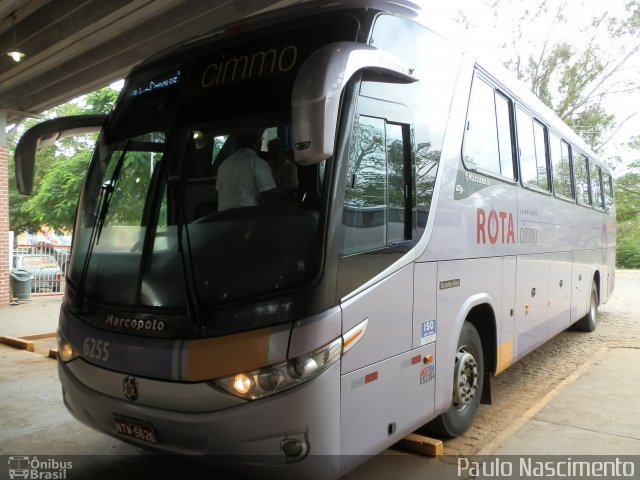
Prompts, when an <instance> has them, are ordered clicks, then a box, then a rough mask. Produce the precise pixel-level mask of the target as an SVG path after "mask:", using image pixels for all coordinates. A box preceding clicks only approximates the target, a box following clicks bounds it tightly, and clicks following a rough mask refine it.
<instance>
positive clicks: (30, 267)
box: [13, 253, 64, 293]
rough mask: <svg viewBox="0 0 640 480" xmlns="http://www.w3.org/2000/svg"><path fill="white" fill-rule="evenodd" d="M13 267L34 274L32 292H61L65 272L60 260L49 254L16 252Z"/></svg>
mask: <svg viewBox="0 0 640 480" xmlns="http://www.w3.org/2000/svg"><path fill="white" fill-rule="evenodd" d="M13 268H14V269H19V270H26V271H27V272H29V273H31V274H32V275H33V280H32V281H31V293H42V292H46V291H51V292H59V291H60V288H61V283H62V279H63V278H64V274H63V273H62V269H61V268H60V266H59V265H58V262H57V261H56V259H55V258H54V257H53V255H49V254H38V253H36V254H22V253H17V254H14V257H13Z"/></svg>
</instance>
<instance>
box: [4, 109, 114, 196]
mask: <svg viewBox="0 0 640 480" xmlns="http://www.w3.org/2000/svg"><path fill="white" fill-rule="evenodd" d="M106 119H107V116H106V115H76V116H71V117H62V118H54V119H52V120H47V121H45V122H42V123H39V124H38V125H35V126H33V127H31V128H30V129H29V130H27V131H26V132H25V133H24V135H22V137H21V138H20V141H19V142H18V145H17V146H16V151H15V154H14V161H15V166H16V184H17V187H18V192H20V194H21V195H26V196H30V195H31V194H32V193H33V173H34V167H35V158H36V153H37V152H38V150H40V149H42V148H46V147H50V146H51V145H53V144H54V143H55V142H57V141H58V140H61V139H63V138H65V137H70V136H73V135H82V134H85V133H95V132H99V131H100V130H101V129H102V126H103V125H104V123H105V121H106Z"/></svg>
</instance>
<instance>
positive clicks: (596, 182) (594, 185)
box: [590, 162, 604, 209]
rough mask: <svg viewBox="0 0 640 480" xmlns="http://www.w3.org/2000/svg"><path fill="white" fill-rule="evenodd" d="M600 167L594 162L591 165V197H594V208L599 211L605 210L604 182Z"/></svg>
mask: <svg viewBox="0 0 640 480" xmlns="http://www.w3.org/2000/svg"><path fill="white" fill-rule="evenodd" d="M600 173H601V170H600V167H599V166H598V165H596V164H594V163H593V162H592V163H591V171H590V174H591V175H590V177H591V195H592V197H593V206H594V207H596V208H599V209H603V208H604V199H603V198H602V181H601V179H600Z"/></svg>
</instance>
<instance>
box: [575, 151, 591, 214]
mask: <svg viewBox="0 0 640 480" xmlns="http://www.w3.org/2000/svg"><path fill="white" fill-rule="evenodd" d="M573 173H574V180H575V182H574V183H575V186H576V198H577V199H578V203H579V204H580V205H591V194H590V192H589V171H588V166H587V157H585V156H584V155H582V154H578V155H576V156H575V157H574V159H573Z"/></svg>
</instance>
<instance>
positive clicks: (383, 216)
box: [338, 115, 416, 297]
mask: <svg viewBox="0 0 640 480" xmlns="http://www.w3.org/2000/svg"><path fill="white" fill-rule="evenodd" d="M414 171H415V165H414V162H413V155H412V146H411V131H410V127H409V125H405V124H397V123H389V122H386V121H385V120H384V119H381V118H374V117H367V116H364V115H358V116H356V119H355V122H354V128H353V132H352V139H351V147H350V152H349V159H348V164H347V179H346V180H347V181H346V187H345V195H344V207H343V213H342V228H341V233H340V256H341V259H340V269H339V277H340V278H339V281H338V285H339V287H338V289H339V292H338V294H339V296H340V297H342V296H344V295H346V294H347V293H349V292H351V291H353V290H354V289H355V288H357V287H358V286H360V285H362V284H363V283H365V282H366V281H367V280H369V279H370V278H373V277H374V276H375V275H377V274H378V273H380V272H381V271H382V270H384V269H385V268H386V267H388V266H389V265H391V264H392V263H393V262H395V261H396V260H397V259H399V258H400V257H401V256H402V255H404V253H405V252H406V251H408V250H409V248H411V246H413V239H414V237H415V235H416V233H415V225H416V218H415V217H416V208H415V196H416V195H415V186H414V182H415V180H414V177H415V174H414ZM378 254H382V255H378Z"/></svg>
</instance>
